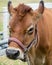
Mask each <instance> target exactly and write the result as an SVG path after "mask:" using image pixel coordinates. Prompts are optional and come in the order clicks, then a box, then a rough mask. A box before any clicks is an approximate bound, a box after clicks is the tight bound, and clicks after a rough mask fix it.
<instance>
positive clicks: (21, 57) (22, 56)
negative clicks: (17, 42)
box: [7, 47, 24, 59]
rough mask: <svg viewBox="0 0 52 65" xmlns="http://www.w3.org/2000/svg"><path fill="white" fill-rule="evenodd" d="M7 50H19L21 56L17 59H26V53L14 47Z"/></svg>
mask: <svg viewBox="0 0 52 65" xmlns="http://www.w3.org/2000/svg"><path fill="white" fill-rule="evenodd" d="M7 49H12V50H18V51H19V52H20V55H19V56H18V57H17V59H24V53H23V51H22V50H21V49H19V48H14V47H8V48H7Z"/></svg>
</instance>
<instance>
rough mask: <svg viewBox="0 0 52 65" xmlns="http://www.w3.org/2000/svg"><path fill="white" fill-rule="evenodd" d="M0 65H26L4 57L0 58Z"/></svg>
mask: <svg viewBox="0 0 52 65" xmlns="http://www.w3.org/2000/svg"><path fill="white" fill-rule="evenodd" d="M0 65H27V63H26V62H22V61H20V60H11V59H8V58H7V57H5V56H2V57H0Z"/></svg>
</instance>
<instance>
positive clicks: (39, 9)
mask: <svg viewBox="0 0 52 65" xmlns="http://www.w3.org/2000/svg"><path fill="white" fill-rule="evenodd" d="M38 12H39V13H40V14H43V12H44V1H43V0H41V1H40V3H39V8H38Z"/></svg>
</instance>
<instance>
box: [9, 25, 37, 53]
mask: <svg viewBox="0 0 52 65" xmlns="http://www.w3.org/2000/svg"><path fill="white" fill-rule="evenodd" d="M10 42H15V43H17V44H18V45H19V46H20V47H21V48H22V49H23V51H24V52H27V51H29V50H30V48H31V47H32V45H33V44H35V46H36V45H37V42H38V35H37V25H36V26H35V38H34V39H33V40H32V41H31V42H30V43H29V45H28V46H27V47H25V46H24V45H23V43H22V42H21V41H19V40H18V39H16V38H14V37H11V38H9V40H8V43H10Z"/></svg>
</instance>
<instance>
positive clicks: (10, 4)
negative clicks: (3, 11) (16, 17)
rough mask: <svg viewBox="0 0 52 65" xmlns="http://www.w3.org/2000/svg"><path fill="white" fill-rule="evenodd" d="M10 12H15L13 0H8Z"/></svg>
mask: <svg viewBox="0 0 52 65" xmlns="http://www.w3.org/2000/svg"><path fill="white" fill-rule="evenodd" d="M8 12H9V14H10V15H12V14H13V12H14V8H13V6H12V2H11V1H8Z"/></svg>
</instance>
